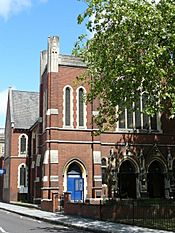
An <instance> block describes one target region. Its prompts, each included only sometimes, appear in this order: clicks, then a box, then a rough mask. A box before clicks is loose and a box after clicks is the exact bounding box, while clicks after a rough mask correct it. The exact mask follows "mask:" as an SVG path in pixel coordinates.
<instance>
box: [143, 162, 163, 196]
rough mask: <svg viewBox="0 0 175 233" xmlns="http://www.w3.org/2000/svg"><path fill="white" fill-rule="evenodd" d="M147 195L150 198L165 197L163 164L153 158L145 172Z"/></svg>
mask: <svg viewBox="0 0 175 233" xmlns="http://www.w3.org/2000/svg"><path fill="white" fill-rule="evenodd" d="M147 185H148V195H149V197H150V198H164V197H165V177H164V169H163V165H162V163H161V162H160V161H158V160H154V161H153V162H151V164H150V165H149V167H148V174H147Z"/></svg>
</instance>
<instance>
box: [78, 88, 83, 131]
mask: <svg viewBox="0 0 175 233" xmlns="http://www.w3.org/2000/svg"><path fill="white" fill-rule="evenodd" d="M78 97H79V99H78V103H79V106H78V107H79V124H78V125H79V126H80V127H81V126H82V127H83V126H84V99H83V97H84V92H83V88H80V89H79V95H78Z"/></svg>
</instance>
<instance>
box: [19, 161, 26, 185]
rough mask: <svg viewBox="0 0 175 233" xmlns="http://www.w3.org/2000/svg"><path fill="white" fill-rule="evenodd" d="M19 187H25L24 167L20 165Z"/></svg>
mask: <svg viewBox="0 0 175 233" xmlns="http://www.w3.org/2000/svg"><path fill="white" fill-rule="evenodd" d="M19 184H20V186H24V187H26V167H24V165H22V166H21V167H20V183H19Z"/></svg>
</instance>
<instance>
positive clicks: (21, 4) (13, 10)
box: [0, 0, 48, 20]
mask: <svg viewBox="0 0 175 233" xmlns="http://www.w3.org/2000/svg"><path fill="white" fill-rule="evenodd" d="M32 1H33V2H36V0H0V17H2V18H4V19H5V20H7V19H8V18H9V17H10V16H11V15H14V14H17V13H18V12H20V11H23V10H25V9H27V8H29V7H31V5H32ZM38 1H39V2H40V3H46V2H47V1H48V0H38Z"/></svg>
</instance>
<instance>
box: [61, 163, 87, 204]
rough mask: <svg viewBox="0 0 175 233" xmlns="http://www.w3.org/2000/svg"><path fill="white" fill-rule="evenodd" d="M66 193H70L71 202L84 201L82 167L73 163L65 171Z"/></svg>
mask: <svg viewBox="0 0 175 233" xmlns="http://www.w3.org/2000/svg"><path fill="white" fill-rule="evenodd" d="M65 172H66V174H65V175H66V186H67V187H66V191H68V192H70V193H71V200H72V201H83V200H84V174H83V173H84V172H83V170H82V166H81V165H80V164H79V163H78V162H76V161H73V162H71V163H69V164H68V166H67V169H66V171H65Z"/></svg>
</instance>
